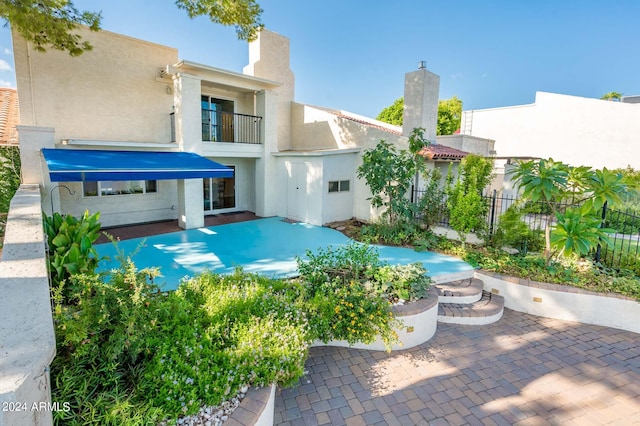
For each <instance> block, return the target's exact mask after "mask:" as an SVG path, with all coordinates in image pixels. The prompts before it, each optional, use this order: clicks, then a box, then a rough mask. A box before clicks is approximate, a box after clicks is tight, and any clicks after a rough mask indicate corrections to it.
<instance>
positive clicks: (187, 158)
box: [42, 148, 233, 182]
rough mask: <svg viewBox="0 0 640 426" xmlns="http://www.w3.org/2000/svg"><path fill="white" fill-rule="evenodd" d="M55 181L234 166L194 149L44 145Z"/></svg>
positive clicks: (210, 172)
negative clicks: (120, 148)
mask: <svg viewBox="0 0 640 426" xmlns="http://www.w3.org/2000/svg"><path fill="white" fill-rule="evenodd" d="M42 154H43V155H44V159H45V161H46V162H47V166H48V167H49V176H50V177H51V181H52V182H81V181H84V182H95V181H108V180H162V179H197V178H209V177H220V178H223V177H233V169H231V168H229V167H226V166H223V165H222V164H218V163H216V162H215V161H211V160H209V159H207V158H204V157H202V156H200V155H198V154H195V153H193V152H157V151H104V150H89V149H87V150H84V149H49V148H43V149H42Z"/></svg>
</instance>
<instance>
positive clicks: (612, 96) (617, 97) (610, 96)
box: [600, 92, 622, 102]
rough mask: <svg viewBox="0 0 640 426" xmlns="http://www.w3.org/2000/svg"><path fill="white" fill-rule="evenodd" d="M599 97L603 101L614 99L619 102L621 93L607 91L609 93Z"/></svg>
mask: <svg viewBox="0 0 640 426" xmlns="http://www.w3.org/2000/svg"><path fill="white" fill-rule="evenodd" d="M600 99H603V100H605V101H616V102H620V101H621V100H622V93H620V92H609V93H605V94H604V95H602V96H601V97H600Z"/></svg>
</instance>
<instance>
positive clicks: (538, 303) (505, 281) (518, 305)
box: [475, 271, 640, 333]
mask: <svg viewBox="0 0 640 426" xmlns="http://www.w3.org/2000/svg"><path fill="white" fill-rule="evenodd" d="M475 275H476V278H479V279H481V280H482V281H483V282H484V289H485V290H486V291H490V292H493V293H497V294H500V295H501V296H504V306H505V307H506V308H509V309H513V310H514V311H518V312H524V313H527V314H532V315H537V316H541V317H547V318H554V319H560V320H567V321H577V322H581V323H585V324H594V325H602V326H605V327H613V328H619V329H621V330H627V331H633V332H635V333H640V303H638V301H636V300H635V299H632V298H630V297H625V296H621V295H618V294H614V293H595V292H592V291H587V290H583V289H581V288H577V287H572V286H568V285H559V284H549V283H539V282H536V281H530V280H527V279H522V278H515V277H509V276H506V275H501V274H497V273H494V272H487V271H476V273H475Z"/></svg>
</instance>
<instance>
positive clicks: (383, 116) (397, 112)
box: [376, 97, 404, 126]
mask: <svg viewBox="0 0 640 426" xmlns="http://www.w3.org/2000/svg"><path fill="white" fill-rule="evenodd" d="M403 110H404V97H400V98H398V99H396V100H395V101H394V102H393V104H391V105H389V106H388V107H386V108H385V109H383V110H382V111H380V114H378V116H377V117H376V120H380V121H384V122H385V123H389V124H394V125H396V126H402V113H403Z"/></svg>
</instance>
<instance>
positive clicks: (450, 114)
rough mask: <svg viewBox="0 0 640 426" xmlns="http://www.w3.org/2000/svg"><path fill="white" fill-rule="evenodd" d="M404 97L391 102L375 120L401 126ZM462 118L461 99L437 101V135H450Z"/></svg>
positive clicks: (453, 98)
mask: <svg viewBox="0 0 640 426" xmlns="http://www.w3.org/2000/svg"><path fill="white" fill-rule="evenodd" d="M403 109H404V98H398V99H396V100H395V101H394V102H393V104H391V105H390V106H388V107H386V108H384V109H383V110H382V111H381V112H380V114H378V116H377V117H376V120H380V121H384V122H385V123H389V124H394V125H396V126H402V113H403ZM461 119H462V101H461V100H460V99H458V98H457V97H455V96H454V97H452V98H451V99H444V100H440V101H438V127H437V129H436V134H437V135H452V134H453V133H455V131H456V130H458V129H459V128H460V121H461Z"/></svg>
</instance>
